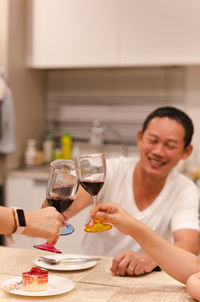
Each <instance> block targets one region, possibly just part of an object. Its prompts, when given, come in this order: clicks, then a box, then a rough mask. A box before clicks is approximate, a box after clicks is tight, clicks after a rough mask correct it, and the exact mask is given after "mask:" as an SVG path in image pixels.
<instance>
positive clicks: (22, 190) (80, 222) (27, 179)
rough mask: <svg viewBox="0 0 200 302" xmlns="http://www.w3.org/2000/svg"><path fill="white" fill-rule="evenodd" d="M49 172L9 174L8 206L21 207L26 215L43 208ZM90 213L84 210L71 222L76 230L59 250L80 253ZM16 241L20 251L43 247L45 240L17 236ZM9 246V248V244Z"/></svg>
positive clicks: (6, 193) (59, 242) (7, 185)
mask: <svg viewBox="0 0 200 302" xmlns="http://www.w3.org/2000/svg"><path fill="white" fill-rule="evenodd" d="M47 178H48V172H45V171H38V170H33V171H29V170H27V171H22V170H19V171H12V172H9V174H8V175H7V178H6V183H5V203H6V206H8V207H12V206H16V207H21V208H23V209H24V210H25V211H35V210H38V209H40V208H41V204H42V202H43V201H44V199H45V193H46V184H47ZM89 213H90V209H89V207H87V208H85V209H84V210H83V211H81V212H80V213H78V214H77V215H76V216H75V217H73V218H71V219H70V221H69V222H70V223H71V224H72V225H73V226H74V229H75V231H74V233H73V234H71V235H68V236H60V238H59V240H58V242H57V243H56V247H57V248H58V249H60V250H62V251H63V252H67V253H76V254H79V253H81V243H82V240H84V236H86V235H87V234H86V233H85V232H84V225H85V223H86V222H87V221H88V218H89ZM14 240H15V242H16V246H17V247H19V248H33V245H34V244H41V243H44V242H45V240H44V239H39V238H29V237H25V236H23V235H15V236H14ZM5 243H6V245H9V243H8V241H7V240H6V242H5Z"/></svg>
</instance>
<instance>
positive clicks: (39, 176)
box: [6, 166, 50, 181]
mask: <svg viewBox="0 0 200 302" xmlns="http://www.w3.org/2000/svg"><path fill="white" fill-rule="evenodd" d="M49 169H50V167H49V166H43V167H31V168H22V169H17V170H12V171H10V172H8V173H7V174H6V177H7V178H8V177H10V176H12V177H17V178H24V177H25V178H28V179H35V180H41V181H47V179H48V176H49Z"/></svg>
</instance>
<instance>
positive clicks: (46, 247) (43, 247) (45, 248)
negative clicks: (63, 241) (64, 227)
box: [33, 242, 62, 254]
mask: <svg viewBox="0 0 200 302" xmlns="http://www.w3.org/2000/svg"><path fill="white" fill-rule="evenodd" d="M33 247H34V248H35V249H39V250H43V251H47V252H52V253H58V254H62V252H61V251H59V250H57V249H56V248H55V246H54V245H51V244H48V243H47V242H46V243H44V244H38V245H33Z"/></svg>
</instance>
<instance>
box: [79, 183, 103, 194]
mask: <svg viewBox="0 0 200 302" xmlns="http://www.w3.org/2000/svg"><path fill="white" fill-rule="evenodd" d="M80 184H81V186H82V187H83V188H84V189H85V191H87V192H88V193H89V194H90V195H92V196H96V195H97V194H98V193H99V191H100V190H101V188H102V187H103V185H104V181H98V180H97V181H92V180H90V181H89V180H82V181H80Z"/></svg>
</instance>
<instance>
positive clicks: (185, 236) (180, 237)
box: [173, 229, 199, 255]
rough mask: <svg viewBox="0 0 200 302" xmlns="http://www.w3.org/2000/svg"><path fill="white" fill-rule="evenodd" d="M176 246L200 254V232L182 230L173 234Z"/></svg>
mask: <svg viewBox="0 0 200 302" xmlns="http://www.w3.org/2000/svg"><path fill="white" fill-rule="evenodd" d="M173 236H174V244H175V245H176V246H179V247H181V248H183V249H185V250H187V251H189V252H191V253H193V254H195V255H198V254H199V231H197V230H192V229H180V230H177V231H175V232H174V233H173Z"/></svg>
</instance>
